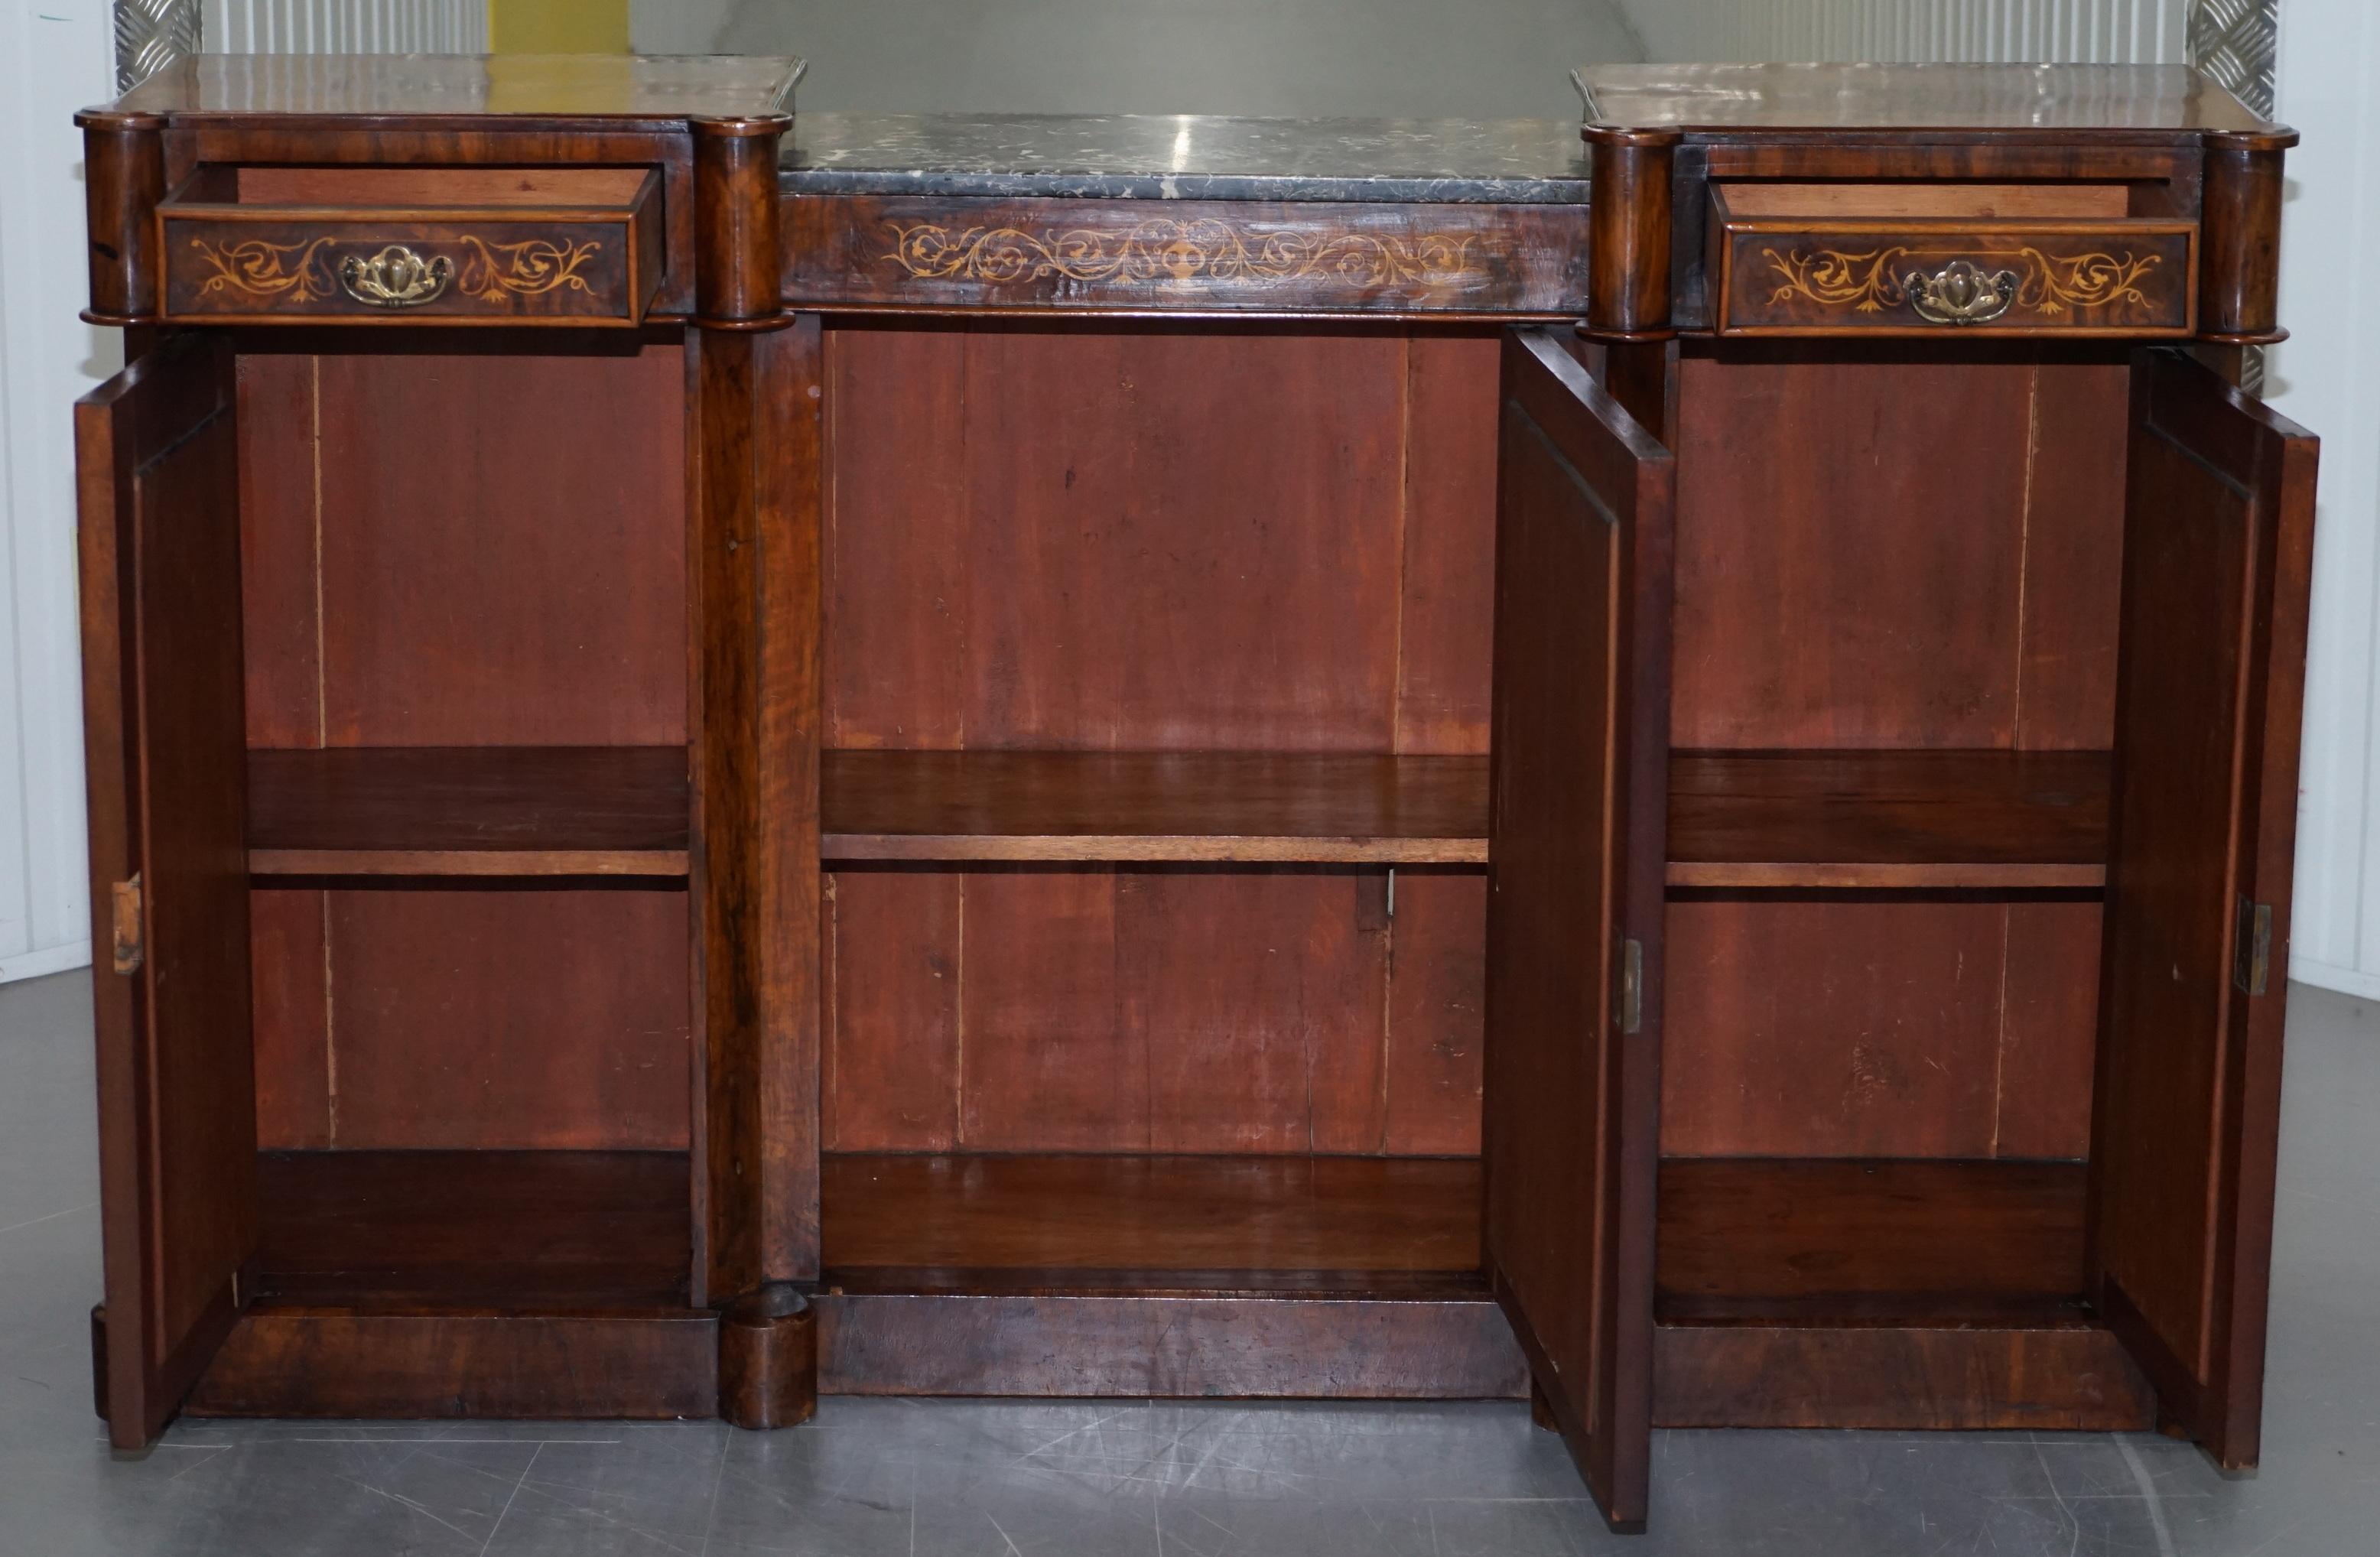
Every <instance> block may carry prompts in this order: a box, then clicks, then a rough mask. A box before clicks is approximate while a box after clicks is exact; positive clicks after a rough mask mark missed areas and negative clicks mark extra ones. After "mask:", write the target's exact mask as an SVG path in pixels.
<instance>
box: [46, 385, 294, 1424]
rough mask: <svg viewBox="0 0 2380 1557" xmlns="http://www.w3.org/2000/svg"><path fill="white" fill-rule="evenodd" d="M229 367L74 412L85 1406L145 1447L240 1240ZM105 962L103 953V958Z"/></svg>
mask: <svg viewBox="0 0 2380 1557" xmlns="http://www.w3.org/2000/svg"><path fill="white" fill-rule="evenodd" d="M232 407H233V383H232V359H231V353H230V352H229V350H228V349H227V348H226V347H224V345H223V344H222V343H221V342H220V341H214V340H206V339H186V340H182V341H178V342H175V343H172V344H170V345H168V346H166V347H164V348H163V349H161V350H159V351H156V352H152V353H151V354H149V355H148V356H145V357H142V358H140V359H138V360H137V361H135V362H134V363H133V364H132V365H131V366H130V367H128V368H127V369H126V370H125V371H123V372H122V373H121V374H119V375H117V376H116V377H115V379H113V380H111V381H110V382H109V383H106V384H104V385H103V386H102V387H101V388H99V389H98V390H96V391H94V392H93V393H92V394H91V395H90V396H89V397H87V398H86V399H84V400H83V401H82V402H81V403H80V404H79V406H77V407H76V408H75V437H76V449H77V456H78V459H79V482H80V507H81V561H82V622H83V699H84V718H85V724H86V735H85V741H86V748H87V756H88V761H89V779H88V782H89V785H90V800H91V889H92V890H91V903H92V925H93V942H92V944H93V948H94V952H95V955H94V957H93V973H92V977H93V979H94V982H95V984H96V986H97V1008H98V1040H99V1093H100V1176H101V1193H102V1197H103V1212H102V1224H103V1247H104V1251H105V1257H106V1268H107V1274H106V1290H107V1303H106V1330H107V1334H106V1347H105V1350H106V1368H107V1378H106V1381H105V1398H106V1405H107V1416H108V1422H109V1431H110V1435H111V1436H112V1437H113V1439H114V1440H115V1443H116V1444H117V1446H118V1447H122V1448H136V1447H139V1446H140V1445H141V1444H143V1443H146V1442H147V1441H150V1440H151V1439H153V1438H154V1437H155V1436H156V1435H157V1432H158V1430H159V1429H161V1428H162V1427H163V1426H164V1423H165V1421H166V1419H167V1418H168V1417H171V1416H172V1415H173V1412H174V1410H175V1408H176V1405H179V1403H180V1401H181V1398H182V1396H183V1395H184V1394H185V1393H188V1390H189V1387H190V1385H191V1384H192V1383H193V1382H195V1381H196V1380H197V1378H198V1376H199V1374H200V1372H201V1371H202V1370H203V1369H204V1368H205V1366H206V1364H207V1361H208V1359H209V1358H210V1357H212V1356H213V1353H214V1349H215V1347H216V1346H217V1345H218V1344H220V1343H221V1342H222V1340H223V1337H224V1336H225V1333H227V1332H228V1331H229V1330H230V1327H231V1323H232V1320H234V1318H236V1317H237V1308H238V1304H239V1302H240V1296H241V1295H240V1291H239V1284H240V1283H239V1281H238V1276H239V1272H240V1269H241V1266H242V1264H243V1263H244V1262H245V1261H246V1260H247V1259H249V1255H250V1254H251V1253H252V1252H253V1250H254V1247H255V1244H256V1185H255V1174H256V1097H255V1077H254V1052H253V1049H252V1046H251V1040H250V1034H249V927H248V867H247V857H246V849H245V842H244V832H245V817H244V811H245V809H246V803H247V797H246V788H245V774H246V761H245V755H246V754H245V750H244V747H245V735H244V728H245V722H244V718H243V713H242V706H241V675H240V612H239V599H240V596H239V514H238V481H237V452H236V448H235V444H234V441H233V410H232ZM111 948H112V951H111Z"/></svg>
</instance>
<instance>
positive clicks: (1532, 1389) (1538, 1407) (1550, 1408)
mask: <svg viewBox="0 0 2380 1557" xmlns="http://www.w3.org/2000/svg"><path fill="white" fill-rule="evenodd" d="M1529 1420H1531V1421H1532V1422H1535V1423H1536V1424H1537V1426H1539V1427H1541V1428H1543V1429H1546V1430H1547V1431H1548V1432H1560V1431H1561V1424H1560V1422H1557V1421H1555V1420H1554V1403H1553V1402H1552V1401H1550V1400H1548V1399H1547V1398H1546V1392H1545V1391H1543V1390H1541V1389H1539V1388H1537V1381H1536V1380H1535V1379H1532V1380H1530V1381H1529Z"/></svg>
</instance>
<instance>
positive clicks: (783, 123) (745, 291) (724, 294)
mask: <svg viewBox="0 0 2380 1557" xmlns="http://www.w3.org/2000/svg"><path fill="white" fill-rule="evenodd" d="M793 122H794V121H793V120H792V118H791V117H789V116H786V115H783V114H762V115H758V116H753V117H751V118H735V119H727V118H709V119H707V118H698V119H694V120H692V121H690V128H692V129H693V131H694V249H695V255H694V314H695V322H696V323H698V324H700V325H703V326H705V327H706V328H710V329H715V330H754V329H764V330H765V329H773V328H775V327H776V326H777V325H779V324H782V323H784V322H786V320H787V317H788V316H786V315H785V314H784V313H783V309H782V307H781V301H782V299H781V288H782V286H783V283H782V279H781V278H782V275H783V257H782V252H781V250H780V249H779V245H778V236H777V147H778V144H779V141H780V140H781V139H782V137H783V134H784V132H785V130H786V128H788V127H789V126H791V125H792V124H793Z"/></svg>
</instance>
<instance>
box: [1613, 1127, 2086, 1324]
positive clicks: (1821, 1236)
mask: <svg viewBox="0 0 2380 1557" xmlns="http://www.w3.org/2000/svg"><path fill="white" fill-rule="evenodd" d="M2087 1174H2088V1169H2087V1167H2086V1165H2085V1164H2083V1163H2082V1162H2014V1161H1997V1160H1956V1161H1951V1160H1945V1161H1925V1160H1908V1159H1888V1158H1758V1157H1749V1158H1747V1157H1672V1158H1669V1159H1666V1160H1664V1161H1663V1162H1662V1163H1661V1176H1660V1192H1659V1195H1658V1206H1659V1208H1660V1210H1659V1225H1658V1235H1657V1236H1658V1250H1659V1252H1658V1257H1657V1259H1656V1267H1657V1269H1658V1271H1659V1272H1660V1286H1659V1292H1658V1311H1659V1314H1660V1317H1661V1319H1662V1320H1663V1321H1664V1322H1694V1321H1701V1322H1712V1323H1743V1322H1747V1321H1759V1322H1813V1321H1820V1320H1822V1321H1825V1322H1829V1323H1833V1322H1860V1323H1876V1322H1892V1323H1912V1322H1917V1321H1918V1320H1924V1321H1925V1322H1928V1323H1950V1322H1969V1321H1973V1320H1989V1319H1993V1318H1996V1317H1998V1318H2005V1317H2008V1316H2010V1315H2019V1316H2026V1315H2029V1316H2035V1317H2038V1316H2042V1315H2049V1314H2055V1313H2057V1312H2058V1311H2059V1310H2061V1309H2070V1308H2072V1307H2073V1306H2074V1305H2076V1304H2078V1303H2079V1302H2080V1300H2081V1295H2082V1292H2083V1186H2084V1183H2085V1179H2086V1176H2087Z"/></svg>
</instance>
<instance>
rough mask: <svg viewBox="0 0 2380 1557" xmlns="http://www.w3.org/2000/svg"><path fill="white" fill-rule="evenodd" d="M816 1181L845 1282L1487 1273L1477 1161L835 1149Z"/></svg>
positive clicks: (1309, 1285) (1004, 1284) (1148, 1285)
mask: <svg viewBox="0 0 2380 1557" xmlns="http://www.w3.org/2000/svg"><path fill="white" fill-rule="evenodd" d="M823 1171H824V1180H823V1184H822V1186H821V1190H820V1200H821V1205H822V1217H823V1231H822V1239H823V1243H822V1255H821V1258H822V1260H823V1263H824V1264H825V1265H826V1266H827V1267H828V1269H829V1270H830V1271H832V1272H835V1273H836V1274H837V1275H838V1276H839V1277H840V1278H841V1279H843V1280H844V1281H845V1282H846V1283H852V1282H861V1283H863V1284H872V1285H877V1286H881V1285H884V1284H885V1283H892V1284H895V1285H899V1286H902V1287H905V1288H908V1289H911V1290H931V1289H933V1288H935V1287H938V1286H939V1287H952V1286H959V1285H962V1284H963V1285H965V1286H966V1287H971V1288H974V1289H976V1290H990V1289H991V1287H992V1286H994V1285H996V1286H997V1287H998V1288H999V1289H1000V1290H1011V1291H1025V1290H1037V1291H1076V1292H1079V1291H1084V1290H1091V1289H1097V1290H1111V1289H1130V1290H1134V1291H1168V1290H1202V1291H1220V1290H1232V1291H1245V1292H1251V1293H1253V1292H1264V1291H1279V1290H1284V1289H1298V1290H1305V1291H1313V1290H1318V1289H1327V1290H1368V1291H1378V1290H1381V1289H1382V1288H1383V1287H1387V1288H1399V1287H1404V1286H1411V1285H1412V1284H1413V1283H1412V1280H1411V1278H1414V1277H1415V1276H1417V1275H1426V1274H1428V1273H1432V1272H1437V1273H1449V1272H1464V1273H1469V1272H1475V1271H1477V1269H1478V1267H1479V1205H1480V1201H1479V1196H1480V1189H1479V1163H1478V1160H1477V1159H1475V1158H1394V1157H1389V1158H1382V1157H1305V1156H1283V1157H1192V1156H1098V1155H1087V1154H1086V1155H1076V1154H1051V1155H1013V1156H969V1155H946V1156H898V1155H889V1154H887V1155H879V1154H831V1155H829V1156H828V1157H826V1159H825V1160H824V1169H823ZM936 1271H944V1272H953V1271H965V1272H981V1271H1000V1272H1003V1274H1002V1276H1001V1278H1000V1279H999V1281H998V1282H997V1283H986V1282H984V1281H982V1280H981V1279H979V1278H970V1279H968V1280H966V1281H965V1283H961V1282H959V1281H958V1280H956V1279H954V1278H953V1277H952V1276H950V1275H947V1274H945V1275H942V1276H939V1277H938V1276H937V1275H936V1274H935V1272H936ZM863 1272H869V1274H867V1275H865V1276H863V1275H862V1273H863ZM1092 1272H1098V1273H1100V1274H1098V1275H1096V1276H1095V1275H1092V1274H1089V1273H1092Z"/></svg>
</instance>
